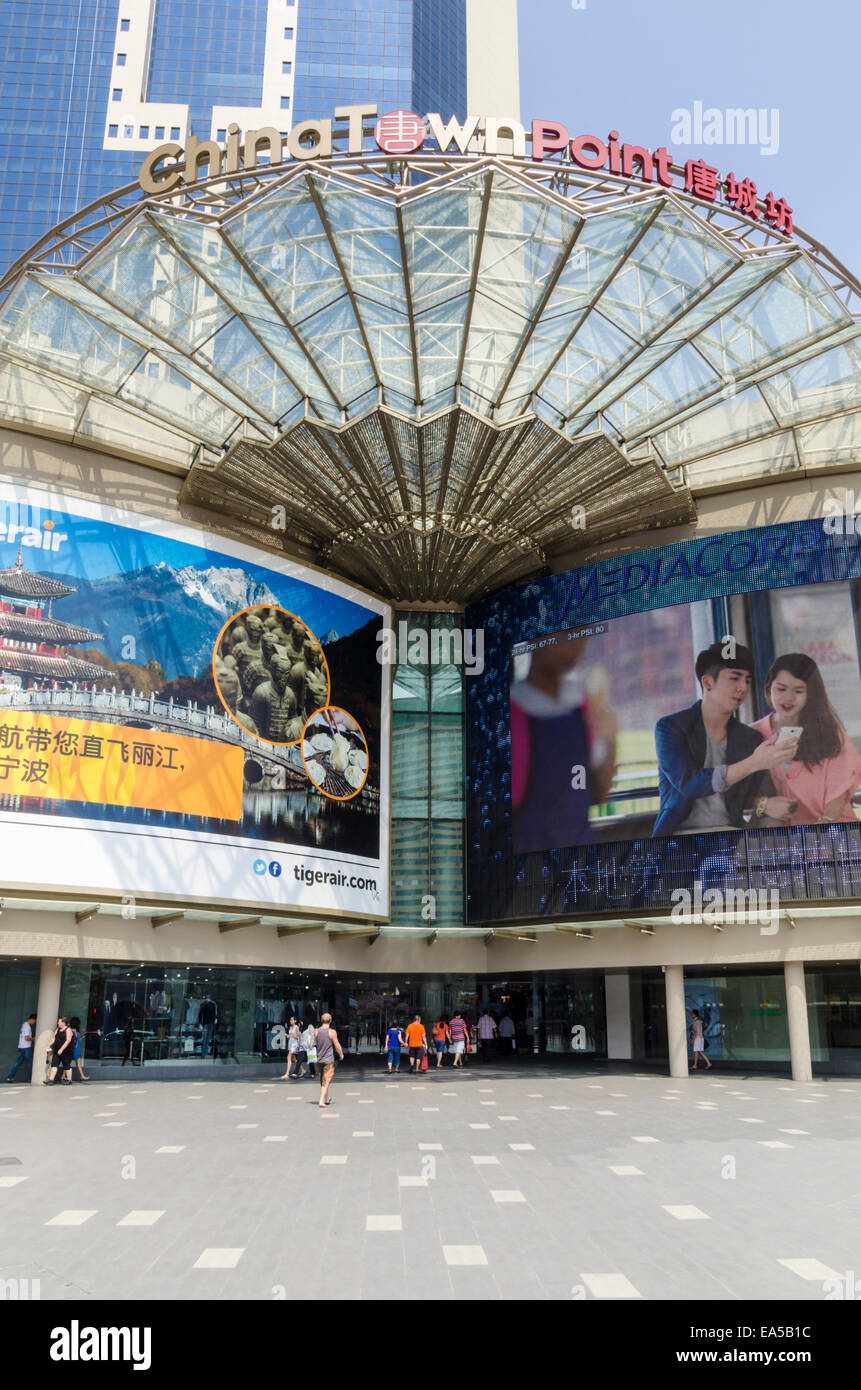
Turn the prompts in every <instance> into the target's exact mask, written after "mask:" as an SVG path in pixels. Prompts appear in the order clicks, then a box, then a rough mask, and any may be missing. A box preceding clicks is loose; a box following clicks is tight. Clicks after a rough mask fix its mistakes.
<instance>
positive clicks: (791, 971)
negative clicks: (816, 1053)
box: [783, 960, 813, 1081]
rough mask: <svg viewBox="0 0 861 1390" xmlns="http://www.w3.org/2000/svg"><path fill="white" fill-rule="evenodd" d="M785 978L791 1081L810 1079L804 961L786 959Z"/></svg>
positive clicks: (811, 1072) (810, 1067)
mask: <svg viewBox="0 0 861 1390" xmlns="http://www.w3.org/2000/svg"><path fill="white" fill-rule="evenodd" d="M783 975H784V979H785V980H786V1017H787V1020H788V1022H789V1060H790V1062H791V1063H792V1079H793V1081H812V1080H813V1067H812V1066H811V1064H810V1025H809V1023H808V1019H807V990H806V988H805V984H804V962H803V961H800V960H787V961H784V963H783Z"/></svg>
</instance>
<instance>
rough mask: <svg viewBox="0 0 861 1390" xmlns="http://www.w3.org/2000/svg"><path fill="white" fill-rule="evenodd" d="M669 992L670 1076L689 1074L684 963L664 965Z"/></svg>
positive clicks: (668, 1038) (666, 985) (665, 981)
mask: <svg viewBox="0 0 861 1390" xmlns="http://www.w3.org/2000/svg"><path fill="white" fill-rule="evenodd" d="M664 988H665V989H666V992H667V1045H668V1048H669V1054H670V1076H687V1074H688V1024H687V1019H686V1017H685V970H684V966H682V965H665V966H664Z"/></svg>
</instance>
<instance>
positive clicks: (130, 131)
mask: <svg viewBox="0 0 861 1390" xmlns="http://www.w3.org/2000/svg"><path fill="white" fill-rule="evenodd" d="M134 133H135V128H134V126H133V125H124V126H123V139H124V140H131V139H132V137H133V135H134Z"/></svg>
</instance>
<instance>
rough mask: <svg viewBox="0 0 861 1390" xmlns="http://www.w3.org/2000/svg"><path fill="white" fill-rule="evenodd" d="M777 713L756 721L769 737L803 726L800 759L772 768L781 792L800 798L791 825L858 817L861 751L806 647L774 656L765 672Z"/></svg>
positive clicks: (767, 689) (768, 697) (767, 695)
mask: <svg viewBox="0 0 861 1390" xmlns="http://www.w3.org/2000/svg"><path fill="white" fill-rule="evenodd" d="M765 698H766V700H767V701H768V703H769V704H770V705H771V709H772V713H771V714H767V715H766V716H765V718H764V719H759V720H757V722H756V723H755V724H753V725H752V727H753V728H754V729H757V730H758V731H759V732H760V733H761V734H762V736H763V738H765V739H773V738H774V737H775V735H777V738H778V739H780V737H781V732H780V731H781V729H792V728H800V729H801V730H802V734H801V740H800V742H799V745H798V751H797V754H796V757H795V759H794V760H793V761H792V762H790V763H781V764H779V765H778V766H777V767H773V768H772V769H771V778H772V781H773V782H774V786H775V790H776V792H777V794H778V796H785V797H787V798H788V799H789V800H790V801H791V802H795V803H796V807H795V811H794V812H793V814H792V816H791V817H790V819H789V820H788V821H786V822H784V824H787V825H814V824H816V823H817V822H829V821H854V820H857V816H856V815H855V812H854V811H853V809H852V794H853V792H855V791H857V790H858V787H859V786H861V756H859V754H858V750H857V749H856V747H855V745H854V744H853V742H852V740H851V739H850V738H849V736H848V734H847V733H846V730H845V729H844V727H843V725H842V724H841V722H840V720H839V719H838V717H837V715H836V714H835V712H834V710H833V708H832V706H831V703H830V701H829V699H828V695H827V693H826V690H825V685H824V682H823V680H822V676H821V675H820V673H819V667H818V666H817V665H816V662H815V661H814V660H813V658H812V657H809V656H805V655H804V654H803V653H802V652H789V653H787V654H786V655H785V656H779V657H777V658H776V660H775V661H773V662H772V664H771V666H770V668H769V671H768V674H767V675H766V678H765Z"/></svg>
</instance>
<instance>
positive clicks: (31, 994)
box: [0, 958, 56, 1076]
mask: <svg viewBox="0 0 861 1390" xmlns="http://www.w3.org/2000/svg"><path fill="white" fill-rule="evenodd" d="M40 969H41V967H40V963H39V961H37V960H27V959H23V958H19V959H18V960H15V959H7V960H0V1064H2V1065H3V1066H4V1067H5V1068H6V1071H5V1072H3V1073H2V1074H3V1075H4V1076H5V1075H6V1074H7V1072H8V1070H9V1068H10V1067H11V1066H12V1064H13V1063H14V1061H15V1058H16V1057H17V1055H18V1034H19V1032H20V1029H21V1024H22V1023H23V1022H24V1019H25V1018H26V1017H27V1015H28V1014H29V1013H30V1012H31V1010H33V1009H35V1008H36V1005H37V1003H38V1000H39V974H40ZM55 1021H56V1020H55ZM21 1074H22V1075H23V1073H21Z"/></svg>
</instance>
